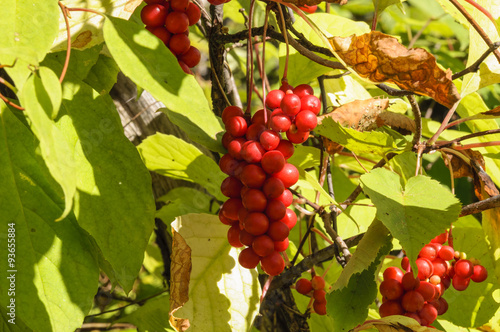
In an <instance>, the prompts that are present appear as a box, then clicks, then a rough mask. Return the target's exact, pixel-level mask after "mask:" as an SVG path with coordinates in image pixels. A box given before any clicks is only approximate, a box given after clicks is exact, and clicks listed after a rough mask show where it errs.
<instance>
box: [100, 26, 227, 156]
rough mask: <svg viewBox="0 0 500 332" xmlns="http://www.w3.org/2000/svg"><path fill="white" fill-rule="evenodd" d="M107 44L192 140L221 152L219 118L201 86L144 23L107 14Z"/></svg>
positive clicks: (121, 67) (118, 60)
mask: <svg viewBox="0 0 500 332" xmlns="http://www.w3.org/2000/svg"><path fill="white" fill-rule="evenodd" d="M104 38H105V40H106V45H107V46H108V48H109V51H110V53H111V55H112V56H113V58H114V59H115V61H116V63H117V64H118V66H119V67H120V69H121V70H122V71H123V73H124V74H125V75H127V76H128V77H130V78H131V79H132V81H134V82H135V83H136V84H137V85H139V86H141V87H143V88H144V89H146V90H148V91H149V92H150V93H151V95H153V97H155V98H156V99H158V100H159V101H161V102H162V103H163V104H165V106H166V108H167V109H163V110H162V111H164V112H165V113H166V114H167V115H168V117H169V119H170V120H171V121H172V122H173V123H174V124H176V125H178V126H179V127H180V128H181V129H183V130H184V131H185V132H186V133H187V134H188V136H189V138H191V139H192V140H193V141H195V142H197V143H200V144H203V145H205V146H206V147H208V148H209V149H211V150H212V151H218V152H224V148H223V147H222V145H221V143H220V142H218V141H217V134H220V133H222V131H223V127H222V122H221V121H220V119H219V118H218V117H216V116H215V115H214V114H213V113H212V111H211V110H210V108H209V106H208V102H207V99H206V98H205V95H204V94H203V90H202V89H201V87H200V86H199V84H198V83H197V82H196V79H195V78H194V77H193V76H192V75H187V74H185V73H184V72H183V71H182V69H181V68H180V66H179V64H178V63H177V59H176V58H175V56H174V55H173V54H172V53H171V52H170V51H169V50H168V49H167V48H166V47H165V45H164V44H163V43H162V42H161V41H160V40H159V39H158V38H156V37H155V36H154V35H153V34H151V33H149V31H147V30H145V29H144V27H143V26H140V25H138V24H135V23H133V22H129V21H124V20H121V19H117V18H113V17H109V18H108V20H106V22H105V24H104Z"/></svg>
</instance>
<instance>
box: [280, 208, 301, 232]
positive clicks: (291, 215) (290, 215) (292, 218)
mask: <svg viewBox="0 0 500 332" xmlns="http://www.w3.org/2000/svg"><path fill="white" fill-rule="evenodd" d="M280 221H281V222H282V223H284V224H285V225H287V226H288V228H289V229H292V228H293V227H294V226H295V225H296V224H297V215H296V214H295V212H293V210H291V209H286V214H285V217H283V219H281V220H280Z"/></svg>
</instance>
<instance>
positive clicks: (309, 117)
mask: <svg viewBox="0 0 500 332" xmlns="http://www.w3.org/2000/svg"><path fill="white" fill-rule="evenodd" d="M317 124H318V118H317V117H316V114H314V113H313V112H311V111H309V110H305V111H300V112H299V114H297V116H296V117H295V125H296V126H297V129H298V130H299V131H311V130H313V129H314V128H316V125H317Z"/></svg>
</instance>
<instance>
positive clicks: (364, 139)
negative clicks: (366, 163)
mask: <svg viewBox="0 0 500 332" xmlns="http://www.w3.org/2000/svg"><path fill="white" fill-rule="evenodd" d="M315 131H316V132H317V133H318V134H320V135H322V136H325V137H327V138H329V139H331V140H332V141H334V142H336V143H339V144H340V145H342V146H344V147H345V148H347V149H349V150H351V151H353V152H354V153H356V154H362V153H374V154H377V155H380V156H384V155H385V154H386V153H388V152H390V151H395V150H397V149H398V146H397V145H396V142H395V141H394V139H393V138H392V137H391V136H390V135H389V134H386V133H383V132H379V131H371V132H359V131H356V130H354V129H351V128H344V127H342V126H341V125H340V124H338V123H337V122H335V121H334V120H333V119H331V118H325V119H324V120H323V122H322V123H321V124H320V125H319V126H317V127H316V129H315Z"/></svg>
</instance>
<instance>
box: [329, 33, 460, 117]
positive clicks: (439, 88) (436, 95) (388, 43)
mask: <svg viewBox="0 0 500 332" xmlns="http://www.w3.org/2000/svg"><path fill="white" fill-rule="evenodd" d="M330 42H331V44H332V46H333V49H334V51H335V53H336V55H337V57H338V58H340V59H341V60H342V61H344V62H345V64H346V65H347V66H349V67H351V68H353V69H354V70H355V71H356V73H358V74H359V75H360V76H361V77H363V78H367V79H369V80H371V81H373V82H377V83H381V82H389V83H395V84H396V85H397V86H398V87H400V88H401V89H406V90H410V91H414V92H416V93H418V94H421V95H424V96H429V97H431V98H433V99H434V100H436V101H437V102H439V103H440V104H443V105H444V106H446V107H451V106H452V105H453V104H454V103H455V102H456V101H457V100H458V99H459V98H460V97H459V95H458V91H457V88H456V87H455V85H454V84H453V82H452V81H451V71H450V70H447V71H446V72H445V71H443V70H441V69H440V68H439V67H438V66H437V64H436V59H435V58H434V56H433V55H432V54H430V53H429V52H427V51H426V50H424V49H420V48H417V49H410V50H408V49H407V48H406V47H404V46H403V45H401V44H400V43H399V42H398V41H397V39H396V38H394V37H391V36H389V35H385V34H383V33H381V32H378V31H372V32H370V33H367V34H364V35H361V36H355V35H353V36H351V37H346V38H342V37H333V38H331V39H330Z"/></svg>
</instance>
